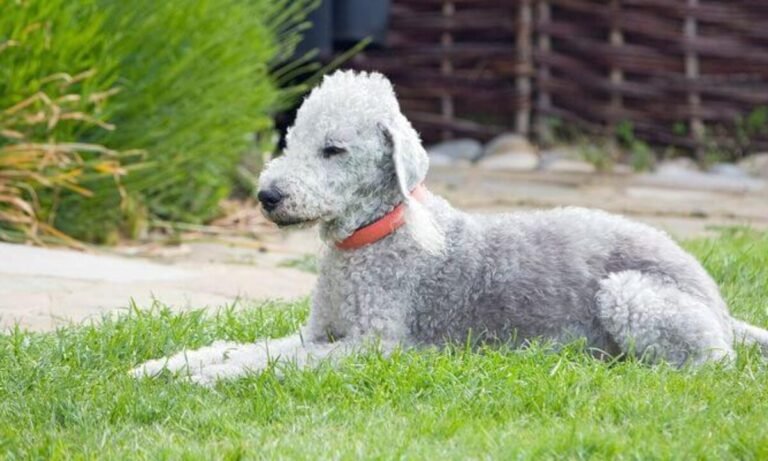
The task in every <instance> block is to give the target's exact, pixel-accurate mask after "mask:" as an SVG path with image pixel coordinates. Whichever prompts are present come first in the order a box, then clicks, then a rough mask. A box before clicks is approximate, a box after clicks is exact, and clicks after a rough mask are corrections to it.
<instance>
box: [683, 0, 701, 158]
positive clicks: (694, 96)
mask: <svg viewBox="0 0 768 461" xmlns="http://www.w3.org/2000/svg"><path fill="white" fill-rule="evenodd" d="M686 6H687V8H686V13H685V25H684V31H683V32H684V35H685V38H684V41H685V44H686V46H685V78H686V80H687V82H688V112H689V120H688V123H689V130H690V132H691V136H692V137H693V141H694V143H695V150H696V157H697V158H698V159H699V160H700V161H701V160H703V158H702V157H703V155H704V149H703V147H704V146H703V140H704V122H703V121H702V119H701V95H700V94H699V89H698V83H699V76H700V68H699V54H698V53H697V52H696V51H695V50H694V49H693V46H694V44H695V43H696V36H697V35H698V21H697V20H696V17H695V16H693V15H692V13H694V12H695V11H696V9H698V7H699V0H687V5H686Z"/></svg>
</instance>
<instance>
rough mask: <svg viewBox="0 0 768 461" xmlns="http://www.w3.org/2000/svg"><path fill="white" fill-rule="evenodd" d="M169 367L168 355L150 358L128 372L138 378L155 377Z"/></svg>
mask: <svg viewBox="0 0 768 461" xmlns="http://www.w3.org/2000/svg"><path fill="white" fill-rule="evenodd" d="M167 369H168V357H164V358H162V359H156V360H148V361H146V362H144V363H142V364H141V365H139V366H137V367H136V368H134V369H132V370H131V371H129V372H128V374H129V375H131V376H133V377H134V378H136V379H139V378H154V377H155V376H157V375H159V374H160V373H162V372H163V370H167Z"/></svg>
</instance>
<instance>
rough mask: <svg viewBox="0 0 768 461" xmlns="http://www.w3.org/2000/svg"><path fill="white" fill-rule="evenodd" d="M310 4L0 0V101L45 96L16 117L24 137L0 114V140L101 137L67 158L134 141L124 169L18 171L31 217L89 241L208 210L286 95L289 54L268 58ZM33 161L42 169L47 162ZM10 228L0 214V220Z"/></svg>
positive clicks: (279, 50)
mask: <svg viewBox="0 0 768 461" xmlns="http://www.w3.org/2000/svg"><path fill="white" fill-rule="evenodd" d="M312 4H314V0H299V1H288V0H277V1H273V0H168V1H164V2H157V1H154V0H133V1H130V2H124V1H118V0H76V1H71V0H29V1H21V2H10V3H5V4H4V5H3V14H2V15H0V110H3V109H4V108H10V107H14V106H15V105H17V104H19V103H20V102H22V101H25V100H28V99H29V98H42V99H39V100H36V102H35V104H36V107H39V110H40V111H41V114H42V116H41V117H37V118H35V117H36V116H37V115H38V114H37V113H31V116H30V117H28V120H26V121H24V120H22V124H24V123H26V122H28V121H30V120H31V121H32V122H35V123H31V122H30V123H28V124H27V125H25V126H24V128H25V130H24V136H23V138H19V137H18V136H16V137H14V133H12V132H11V131H18V130H17V129H13V128H12V127H11V126H10V125H9V124H8V123H7V122H6V121H4V120H5V119H4V118H0V148H4V146H5V147H7V146H14V145H18V144H20V143H28V142H37V143H48V144H61V143H74V142H76V143H82V144H87V145H89V146H100V147H101V148H103V150H102V151H98V149H97V150H93V149H90V150H88V149H86V150H82V151H77V152H72V153H71V155H72V159H76V160H73V161H74V163H72V165H75V164H77V162H84V163H83V165H85V164H88V162H94V161H98V159H99V158H100V157H103V152H107V151H108V152H111V153H113V154H111V155H113V157H115V156H117V155H118V154H117V152H120V151H133V152H135V151H137V150H138V151H142V152H144V153H145V155H141V156H136V155H134V156H129V157H127V158H126V157H125V156H123V157H122V163H121V169H120V172H121V175H116V174H115V173H114V172H111V173H110V172H99V171H98V170H97V171H94V172H93V173H94V174H82V175H80V176H79V177H78V189H79V190H72V188H66V187H61V185H60V184H55V183H49V184H47V185H42V184H40V183H33V182H27V183H26V184H27V186H28V187H25V188H22V189H24V190H23V191H22V192H19V193H18V194H19V197H20V199H21V200H23V201H25V202H28V203H32V202H35V208H36V210H35V215H36V219H37V220H38V221H39V222H43V221H44V222H47V223H48V224H50V225H51V226H52V227H54V228H56V229H59V230H61V231H63V232H65V233H67V234H69V235H73V236H76V237H78V238H83V239H87V240H96V241H104V240H112V239H114V238H115V237H116V236H117V235H119V234H120V233H123V234H135V233H136V232H138V231H139V230H140V229H141V228H142V227H144V226H145V221H146V219H147V217H149V216H152V217H159V218H162V219H169V220H184V221H192V222H200V221H204V220H206V219H209V218H211V217H213V216H214V215H215V214H216V213H217V211H218V203H219V201H220V200H221V199H222V198H224V197H226V196H227V195H228V194H229V193H230V190H231V187H232V184H233V180H234V178H235V170H236V167H237V164H238V162H239V160H240V158H241V156H242V155H243V153H244V152H246V151H247V150H248V149H249V148H252V147H253V135H254V133H256V132H264V131H269V130H271V129H272V121H271V118H270V115H271V114H272V113H273V112H274V111H275V110H277V109H278V108H280V107H282V106H284V105H285V104H287V103H288V102H289V101H290V99H291V98H292V97H295V95H296V91H295V89H284V88H280V87H279V81H278V79H279V74H280V73H281V72H283V71H284V70H285V69H288V71H290V70H291V69H293V68H295V66H290V65H289V66H287V67H284V68H283V69H281V70H279V71H277V72H276V71H275V68H274V66H275V65H277V64H279V63H283V62H285V61H286V59H287V57H288V56H290V54H291V53H292V50H293V48H294V47H295V45H296V43H297V42H298V40H299V37H300V32H301V30H302V28H303V27H304V25H303V21H304V19H305V17H306V13H307V12H308V11H309V9H310V8H311V6H312ZM299 64H301V63H299ZM45 101H50V102H51V103H52V104H48V105H46V103H45ZM64 103H66V104H68V105H69V107H68V109H67V113H68V114H70V115H71V117H69V118H66V119H64V118H61V117H59V116H58V115H57V114H58V113H59V111H58V109H57V107H58V106H60V105H62V104H64ZM72 114H74V115H72ZM28 115H29V114H28ZM6 118H7V117H6ZM17 125H18V123H17ZM9 134H10V135H9ZM0 155H5V154H1V153H0ZM123 166H124V168H123ZM10 168H11V167H10V166H7V165H4V164H3V163H2V157H0V173H2V172H3V171H5V175H6V176H7V175H8V174H9V172H10V171H12V170H11V169H10ZM38 170H39V172H40V173H43V174H45V171H49V168H48V167H42V166H39V168H38ZM82 171H85V170H81V172H82ZM99 173H101V174H99ZM105 173H108V174H105ZM2 181H4V180H3V176H2V174H0V187H3V184H5V185H6V186H7V185H8V183H7V180H5V182H2ZM1 210H2V209H1V208H0V211H1ZM11 227H13V226H12V224H11V223H9V221H7V220H5V219H4V218H3V215H2V214H0V230H2V229H8V228H11ZM0 238H7V237H4V236H2V235H0Z"/></svg>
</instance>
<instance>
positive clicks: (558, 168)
mask: <svg viewBox="0 0 768 461" xmlns="http://www.w3.org/2000/svg"><path fill="white" fill-rule="evenodd" d="M542 169H543V170H544V171H551V172H556V173H594V172H595V171H597V168H595V166H594V165H592V164H591V163H589V162H585V161H584V160H577V159H570V158H561V159H554V160H551V161H549V162H547V163H546V164H544V163H542Z"/></svg>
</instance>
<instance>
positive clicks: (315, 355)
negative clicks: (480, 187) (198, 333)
mask: <svg viewBox="0 0 768 461" xmlns="http://www.w3.org/2000/svg"><path fill="white" fill-rule="evenodd" d="M428 163H429V162H428V157H427V154H426V152H425V151H424V148H423V147H422V145H421V142H420V140H419V135H418V134H417V132H416V131H415V130H414V129H413V127H412V126H411V124H410V122H409V121H408V120H407V119H406V118H405V117H404V116H403V114H402V113H401V112H400V109H399V105H398V102H397V99H396V97H395V93H394V91H393V89H392V85H391V84H390V82H389V81H388V80H387V79H386V78H385V77H384V76H382V75H381V74H378V73H365V72H362V73H355V72H352V71H339V72H336V73H334V74H333V75H331V76H327V77H326V78H325V79H324V80H323V82H322V84H321V85H319V86H318V87H317V88H315V89H314V90H313V91H312V92H311V94H310V95H309V96H308V97H307V98H306V100H305V101H304V103H303V105H302V106H301V108H300V109H299V111H298V114H297V117H296V122H295V125H294V126H293V127H292V128H291V129H290V130H289V131H288V134H287V145H286V148H285V152H284V155H282V156H281V157H278V158H275V159H274V160H272V161H271V162H270V163H269V164H268V165H267V167H266V168H265V170H264V171H263V173H262V175H261V177H260V180H259V184H260V192H259V194H258V196H259V199H260V201H261V203H262V205H263V210H264V213H265V215H266V216H267V217H268V218H269V219H270V220H271V221H273V222H275V223H276V224H277V225H278V226H281V227H288V226H297V225H310V224H315V223H317V224H319V226H320V234H321V237H322V239H323V241H324V242H325V243H326V245H325V249H324V251H323V253H324V254H323V255H322V258H321V260H320V275H319V279H318V282H317V286H316V288H315V290H314V294H313V297H312V306H311V312H310V315H309V319H308V321H307V323H306V325H305V326H303V327H302V328H301V330H300V332H299V333H297V334H295V335H293V336H290V337H286V338H283V339H278V340H265V341H261V342H257V343H254V344H236V343H229V342H216V343H214V344H213V345H211V346H209V347H204V348H202V349H198V350H192V351H185V352H181V353H178V354H176V355H174V356H171V357H169V358H164V359H159V360H152V361H149V362H146V363H144V364H143V365H140V366H139V367H138V368H136V369H135V370H134V371H133V373H134V375H136V376H145V375H155V374H157V373H159V372H160V371H162V370H163V369H169V370H171V371H172V372H183V373H184V374H185V375H186V376H188V377H189V378H190V379H191V380H192V381H193V382H196V383H200V384H212V383H214V382H215V381H216V380H219V379H231V378H235V377H238V376H241V375H243V374H245V373H248V372H258V371H259V370H263V369H265V368H266V367H267V366H269V365H270V364H271V363H273V362H292V363H295V364H297V365H298V366H305V365H308V364H313V363H317V361H319V360H330V361H335V360H337V359H338V358H341V357H344V356H346V355H348V354H350V353H352V352H354V351H359V350H360V349H361V347H362V346H363V345H366V344H375V345H376V346H377V347H379V348H381V349H382V350H385V351H388V350H390V349H392V348H393V347H406V348H407V347H414V346H424V345H429V346H438V347H439V346H441V345H446V344H448V343H451V342H461V343H466V342H467V341H468V340H471V341H473V342H477V343H486V344H487V343H498V344H512V345H521V346H522V345H525V344H526V342H529V341H531V340H534V339H541V340H546V341H551V342H553V343H555V344H562V343H565V342H568V341H572V340H575V339H578V338H584V339H586V343H587V345H588V347H589V348H590V349H591V350H593V351H598V352H599V354H602V355H605V356H620V355H629V354H635V355H637V356H640V357H641V358H643V359H646V360H648V361H649V362H659V361H665V362H668V363H671V364H673V365H676V366H682V365H684V364H692V365H694V366H695V365H699V364H702V363H704V362H707V361H713V360H722V359H731V358H733V356H734V349H733V346H734V343H736V342H742V341H744V342H747V343H751V344H758V345H760V346H761V347H763V349H764V350H765V351H768V331H765V330H763V329H760V328H757V327H754V326H751V325H748V324H746V323H744V322H741V321H739V320H736V319H734V318H733V317H731V316H730V314H729V312H728V308H727V306H726V304H725V302H724V301H723V299H722V297H721V296H720V293H719V290H718V287H717V285H716V284H715V282H714V281H713V280H712V278H710V276H709V275H708V274H707V272H706V271H705V270H704V269H703V268H702V266H701V265H700V264H699V263H698V262H697V261H696V260H695V259H694V258H693V257H692V256H691V255H689V254H688V253H686V252H685V251H683V250H682V249H681V248H680V247H679V246H678V245H677V244H675V243H674V242H673V241H672V240H671V239H670V238H669V237H668V236H667V235H666V234H664V233H663V232H660V231H658V230H656V229H654V228H651V227H649V226H646V225H643V224H639V223H636V222H632V221H629V220H627V219H625V218H623V217H620V216H615V215H611V214H608V213H605V212H602V211H596V210H588V209H582V208H558V209H554V210H550V211H536V212H521V213H511V214H498V215H472V214H467V213H464V212H461V211H459V210H456V209H454V208H452V207H451V205H449V204H448V203H447V202H446V201H445V200H443V199H442V198H440V197H438V196H436V195H435V194H432V193H430V192H429V191H427V190H426V188H425V187H424V185H423V183H424V179H425V176H426V174H427V167H428Z"/></svg>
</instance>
